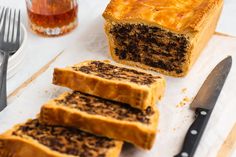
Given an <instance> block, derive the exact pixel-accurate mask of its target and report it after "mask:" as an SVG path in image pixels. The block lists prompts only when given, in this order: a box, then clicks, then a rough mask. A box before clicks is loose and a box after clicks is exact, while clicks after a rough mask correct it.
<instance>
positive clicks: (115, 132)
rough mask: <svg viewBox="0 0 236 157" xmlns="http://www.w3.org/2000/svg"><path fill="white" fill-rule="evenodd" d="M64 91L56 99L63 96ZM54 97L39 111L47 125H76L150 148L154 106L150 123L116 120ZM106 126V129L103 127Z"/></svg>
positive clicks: (155, 123) (153, 137)
mask: <svg viewBox="0 0 236 157" xmlns="http://www.w3.org/2000/svg"><path fill="white" fill-rule="evenodd" d="M67 94H68V93H64V94H63V95H61V96H60V97H59V98H58V99H57V100H60V99H63V98H65V96H66V95H67ZM55 100H56V99H54V100H51V101H49V102H48V103H46V104H45V105H44V106H43V107H42V109H41V113H40V120H41V122H43V123H46V124H49V125H59V124H60V125H64V126H71V127H76V128H79V129H81V130H84V131H86V132H90V133H93V134H97V135H102V136H106V137H110V138H114V139H117V140H122V141H123V140H124V141H127V142H130V143H133V144H135V145H137V146H139V147H141V148H144V149H151V147H152V145H153V142H154V140H155V135H156V131H157V130H156V129H157V124H158V118H159V112H158V110H157V109H156V108H154V114H153V116H152V117H151V119H150V124H142V123H141V122H130V121H124V120H118V119H114V118H110V117H104V116H101V115H93V114H88V113H86V112H83V111H80V110H78V109H73V108H69V107H66V106H61V105H57V104H56V101H55ZM104 128H106V129H104Z"/></svg>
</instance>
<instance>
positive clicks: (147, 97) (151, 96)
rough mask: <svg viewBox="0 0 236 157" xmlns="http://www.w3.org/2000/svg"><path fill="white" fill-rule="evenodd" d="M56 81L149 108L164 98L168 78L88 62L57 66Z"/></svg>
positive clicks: (102, 62)
mask: <svg viewBox="0 0 236 157" xmlns="http://www.w3.org/2000/svg"><path fill="white" fill-rule="evenodd" d="M53 83H54V84H55V85H60V86H64V87H68V88H71V89H73V90H76V91H80V92H83V93H87V94H91V95H95V96H99V97H102V98H105V99H110V100H114V101H118V102H123V103H127V104H130V105H131V106H132V107H135V108H139V109H143V110H145V109H146V108H147V107H148V106H154V105H155V104H156V101H157V100H158V99H159V100H160V99H161V97H162V96H163V93H164V89H165V80H164V79H163V78H162V77H160V76H153V75H151V74H148V73H145V72H142V71H138V70H134V69H130V68H125V67H122V66H118V65H112V64H110V63H109V62H108V61H85V62H82V63H80V64H77V65H74V66H72V67H66V68H55V70H54V76H53Z"/></svg>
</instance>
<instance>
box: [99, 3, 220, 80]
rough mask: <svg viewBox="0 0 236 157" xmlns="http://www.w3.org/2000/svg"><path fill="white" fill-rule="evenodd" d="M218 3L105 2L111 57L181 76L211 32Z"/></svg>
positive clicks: (184, 73) (217, 15)
mask: <svg viewBox="0 0 236 157" xmlns="http://www.w3.org/2000/svg"><path fill="white" fill-rule="evenodd" d="M222 6H223V0H159V1H158V0H157V1H155V0H130V1H127V0H111V1H110V3H109V4H108V6H107V8H106V10H105V12H104V13H103V16H104V18H105V20H106V22H105V31H106V34H107V37H108V40H109V45H110V53H111V56H112V58H113V59H114V60H115V61H117V62H119V63H123V64H128V65H132V66H138V67H141V68H144V69H150V70H154V71H158V72H162V73H164V74H167V75H172V76H177V77H180V76H185V75H186V74H187V72H188V71H189V69H190V68H191V66H192V65H193V63H194V62H195V61H196V59H197V58H198V56H199V54H200V52H201V51H202V50H203V48H204V47H205V46H206V44H207V42H208V40H209V39H210V37H211V36H212V34H213V33H214V31H215V27H216V24H217V21H218V18H219V15H220V13H221V9H222Z"/></svg>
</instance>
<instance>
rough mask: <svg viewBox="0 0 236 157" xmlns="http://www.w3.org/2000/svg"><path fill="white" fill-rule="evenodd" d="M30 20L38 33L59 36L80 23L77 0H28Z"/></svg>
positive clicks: (33, 28) (32, 27)
mask: <svg viewBox="0 0 236 157" xmlns="http://www.w3.org/2000/svg"><path fill="white" fill-rule="evenodd" d="M26 6H27V12H28V19H29V20H28V21H29V26H30V27H31V29H32V30H33V31H34V32H36V33H37V34H41V35H46V36H58V35H63V34H65V33H67V32H70V31H71V30H73V29H74V28H76V26H77V25H78V17H77V16H78V3H77V0H26Z"/></svg>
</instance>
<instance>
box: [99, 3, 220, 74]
mask: <svg viewBox="0 0 236 157" xmlns="http://www.w3.org/2000/svg"><path fill="white" fill-rule="evenodd" d="M124 1H125V0H112V1H111V2H110V4H109V5H108V6H107V9H106V10H105V12H104V14H103V16H104V17H105V19H106V23H105V32H106V35H107V38H108V42H109V49H110V51H109V52H110V55H111V57H112V58H113V59H114V60H115V61H116V62H118V63H121V64H126V65H130V66H136V67H140V68H143V69H146V70H153V71H156V72H160V73H162V74H165V75H170V76H174V77H183V76H186V75H187V74H188V72H189V70H190V69H191V67H192V65H193V64H194V63H195V61H196V60H197V58H198V56H199V55H200V53H201V51H202V50H203V49H204V47H205V46H206V45H207V43H208V41H209V39H210V38H211V36H212V35H213V33H214V31H215V28H216V24H217V22H218V19H219V16H220V13H221V10H222V6H223V1H222V0H200V1H193V0H190V1H179V0H178V1H175V0H166V1H154V0H153V1H152V0H141V1H137V0H131V1H129V2H128V1H127V3H126V5H127V7H128V6H129V7H131V8H132V6H131V5H129V3H132V4H135V3H138V4H139V5H138V6H134V5H133V6H134V8H136V7H140V8H142V7H144V8H145V9H144V10H146V9H150V13H149V14H154V15H153V16H150V17H152V18H153V17H154V16H155V15H156V14H158V13H156V11H155V9H152V8H156V7H155V6H156V5H157V6H158V7H161V6H162V5H163V8H164V9H165V7H164V6H165V5H167V6H168V5H170V6H172V5H173V6H174V5H180V4H179V3H183V4H185V3H189V4H191V3H193V2H195V3H196V4H197V5H196V4H194V5H193V6H192V5H190V6H191V7H190V8H189V9H191V10H193V9H194V6H195V5H196V6H197V7H196V6H195V7H196V8H195V11H196V13H194V16H193V15H191V16H190V18H189V19H185V20H187V21H188V22H187V23H185V22H182V23H181V20H180V23H178V26H181V27H177V26H175V25H169V24H168V21H167V22H165V20H168V19H172V21H176V20H177V21H176V22H179V21H178V18H177V19H175V17H174V16H171V17H173V18H170V16H169V15H168V13H167V14H165V15H166V16H168V18H166V17H165V16H163V19H162V18H157V19H156V21H152V20H153V19H152V20H150V19H148V17H146V16H145V15H143V16H140V15H139V14H137V13H136V12H134V13H131V12H132V11H131V10H132V9H130V10H129V9H128V10H127V13H128V12H130V13H129V15H130V18H127V17H128V16H127V17H126V11H125V10H126V9H124V13H123V12H122V11H123V10H122V11H121V10H119V9H118V8H119V6H123V5H124V4H123V3H124ZM167 2H168V3H167ZM119 3H120V4H119ZM145 3H148V4H149V5H144V4H145ZM163 3H166V4H163ZM198 3H199V4H198ZM126 5H124V6H123V8H125V7H126ZM116 6H117V7H116ZM147 6H148V7H149V8H148V7H147ZM180 6H181V5H180ZM121 8H122V7H121ZM167 8H168V7H167ZM170 8H171V7H170ZM141 10H142V9H141ZM167 10H168V9H167ZM119 11H121V13H119ZM137 11H138V10H137ZM146 11H147V10H146ZM138 12H139V11H138ZM167 12H168V11H167ZM123 14H124V15H123ZM140 14H142V12H140ZM158 16H159V15H158ZM140 17H141V18H140ZM160 21H161V22H164V24H163V23H159V22H160ZM114 22H115V23H121V24H122V23H144V24H147V25H154V26H158V27H161V28H164V29H169V30H171V31H172V32H177V33H178V34H183V35H184V36H185V37H186V38H188V40H189V44H190V45H189V47H188V49H187V52H186V61H185V63H184V64H183V67H182V71H183V72H182V73H179V74H178V73H176V72H175V71H166V70H164V69H161V68H154V67H151V66H147V65H145V64H143V63H140V62H134V61H130V60H121V59H119V57H118V56H117V55H115V48H116V45H115V41H114V40H115V39H114V37H113V36H112V35H111V34H110V29H111V27H112V25H113V24H114Z"/></svg>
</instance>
